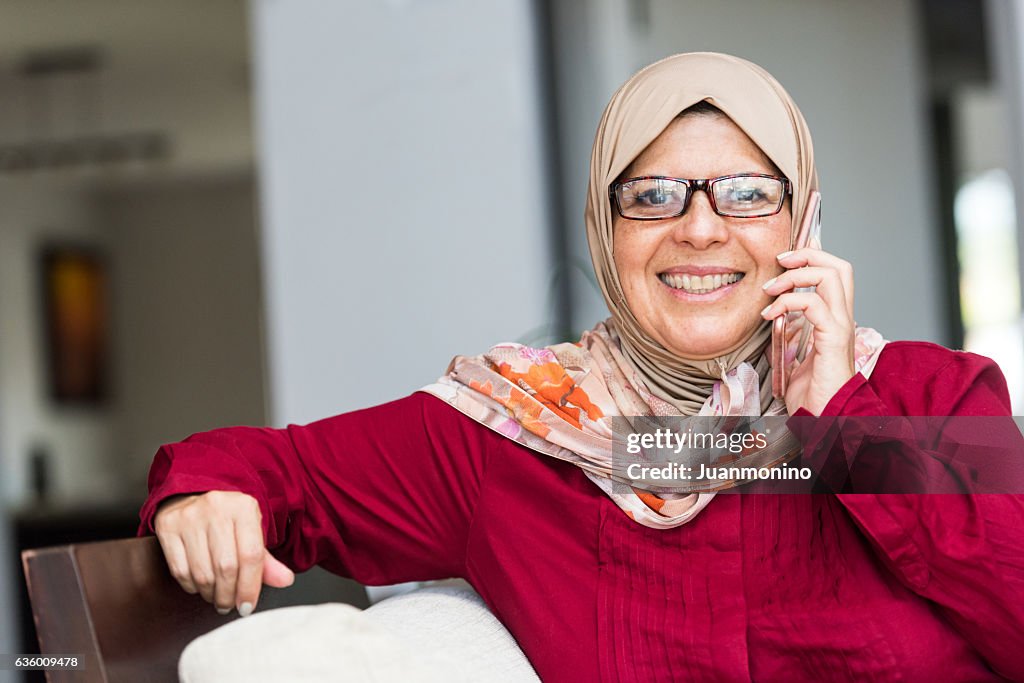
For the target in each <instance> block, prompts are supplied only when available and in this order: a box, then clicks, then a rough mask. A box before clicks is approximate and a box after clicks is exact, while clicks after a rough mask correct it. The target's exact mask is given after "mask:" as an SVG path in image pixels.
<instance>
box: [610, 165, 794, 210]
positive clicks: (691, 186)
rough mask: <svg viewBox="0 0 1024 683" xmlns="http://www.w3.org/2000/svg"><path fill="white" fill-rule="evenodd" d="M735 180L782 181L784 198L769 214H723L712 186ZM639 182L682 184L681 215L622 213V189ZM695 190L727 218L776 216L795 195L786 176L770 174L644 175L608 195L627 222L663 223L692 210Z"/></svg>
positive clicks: (614, 187)
mask: <svg viewBox="0 0 1024 683" xmlns="http://www.w3.org/2000/svg"><path fill="white" fill-rule="evenodd" d="M733 178H772V179H773V180H781V181H782V197H781V199H780V200H779V205H778V206H777V207H775V210H774V211H769V212H768V213H758V214H745V215H742V216H737V215H735V214H731V213H722V212H721V211H719V210H718V204H717V203H716V202H715V193H714V192H713V191H712V189H713V188H712V185H714V184H715V183H717V182H719V181H720V180H731V179H733ZM638 180H673V181H676V182H679V183H682V184H683V186H684V187H685V188H686V196H685V197H684V198H683V207H682V209H680V211H679V213H675V214H672V215H671V216H658V217H656V218H637V217H635V216H626V215H624V214H623V213H622V205H621V204H619V193H618V190H619V188H620V187H622V186H623V185H625V184H627V183H633V182H636V181H638ZM695 190H702V191H703V192H704V194H706V195H707V196H708V201H709V202H710V203H711V208H712V210H714V212H715V213H716V214H718V215H719V216H724V217H725V218H767V217H768V216H774V215H775V214H777V213H779V212H780V211H782V207H783V206H785V205H786V197H787V196H789V195H791V194H793V184H792V183H791V182H789V178H786V177H784V176H777V175H771V174H769V173H733V174H731V175H723V176H718V177H717V178H700V179H697V178H673V177H671V176H664V175H642V176H637V177H635V178H626V179H625V180H620V181H618V182H615V183H612V185H611V187H609V188H608V195H609V197H610V198H611V200H612V203H613V204H614V205H615V210H616V211H618V212H619V215H620V216H622V217H623V218H625V219H626V220H627V221H663V220H667V219H669V218H678V217H679V216H682V215H683V214H685V213H686V211H687V210H688V209H689V208H690V200H691V199H693V193H694V191H695Z"/></svg>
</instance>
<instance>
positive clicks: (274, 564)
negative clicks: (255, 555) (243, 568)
mask: <svg viewBox="0 0 1024 683" xmlns="http://www.w3.org/2000/svg"><path fill="white" fill-rule="evenodd" d="M263 583H265V584H267V585H268V586H273V587H274V588H287V587H288V586H290V585H292V584H293V583H295V572H293V571H292V570H291V569H289V568H288V567H287V565H285V564H284V563H283V562H281V561H280V560H279V559H277V558H276V557H274V556H273V555H271V554H270V551H267V552H266V554H265V555H264V557H263Z"/></svg>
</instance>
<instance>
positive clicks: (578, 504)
mask: <svg viewBox="0 0 1024 683" xmlns="http://www.w3.org/2000/svg"><path fill="white" fill-rule="evenodd" d="M694 105H696V107H695V106H694ZM817 189H818V180H817V174H816V171H815V166H814V153H813V148H812V145H811V139H810V133H809V131H808V129H807V125H806V123H805V122H804V119H803V117H802V115H801V114H800V111H799V110H798V109H797V107H796V105H795V104H794V103H793V101H792V100H791V99H790V97H789V95H788V94H787V93H786V92H785V90H784V89H783V88H782V86H781V85H780V84H779V83H778V82H777V81H776V80H775V79H774V78H772V77H771V76H770V75H768V74H767V73H766V72H765V71H764V70H763V69H761V68H760V67H758V66H756V65H754V64H751V63H750V62H747V61H744V60H742V59H738V58H735V57H730V56H728V55H721V54H713V53H695V54H685V55H676V56H673V57H669V58H667V59H664V60H662V61H660V62H657V63H655V64H653V65H651V66H649V67H647V68H645V69H643V70H641V71H640V72H638V73H637V74H636V75H635V76H633V78H631V79H630V80H629V81H628V82H627V83H626V84H625V85H623V86H622V88H620V90H619V91H618V92H617V93H616V94H615V95H614V96H613V97H612V101H611V102H610V103H609V105H608V108H607V109H606V111H605V114H604V116H603V118H602V120H601V124H600V126H599V128H598V132H597V136H596V139H595V143H594V151H593V157H592V161H591V178H590V188H589V194H588V202H587V208H586V214H585V217H586V224H587V234H588V238H589V243H590V248H591V254H592V257H593V261H594V267H595V270H596V272H597V275H598V280H599V282H600V283H601V287H602V291H603V293H604V296H605V300H606V303H607V304H608V308H609V310H610V312H611V316H610V317H609V318H608V319H607V320H605V321H603V322H600V323H598V324H597V325H596V326H595V327H594V328H593V329H591V330H589V331H588V332H586V333H584V334H583V336H582V337H581V338H580V339H579V340H578V341H576V342H567V343H562V344H555V345H553V346H549V347H545V348H530V347H526V346H523V345H521V344H500V345H498V346H495V347H493V348H491V349H490V350H489V351H487V352H486V353H484V354H481V355H478V356H457V357H456V358H455V359H454V360H453V361H452V363H451V365H450V366H449V368H448V371H447V373H446V374H445V375H444V376H443V377H441V378H440V379H439V380H438V381H437V382H436V383H435V384H432V385H430V386H427V387H424V389H423V390H422V391H421V392H418V393H416V394H414V395H412V396H409V397H406V398H403V399H400V400H397V401H394V402H392V403H388V404H385V405H382V406H377V407H374V408H369V409H366V410H361V411H356V412H352V413H347V414H344V415H339V416H336V417H332V418H328V419H325V420H322V421H320V422H316V423H313V424H311V425H308V426H304V427H296V426H292V427H289V428H287V429H283V430H272V429H253V428H232V429H223V430H215V431H212V432H208V433H205V434H198V435H195V436H193V437H191V438H189V439H187V440H186V441H184V442H181V443H176V444H169V445H167V446H164V447H163V448H162V449H161V450H160V452H159V453H158V454H157V457H156V460H155V462H154V464H153V467H152V470H151V475H150V497H149V499H148V501H147V502H146V505H145V507H144V508H143V510H142V525H141V526H140V530H139V531H140V533H143V534H144V533H153V532H155V533H156V534H157V536H158V537H159V539H160V543H161V545H162V547H163V549H164V553H165V555H166V557H167V562H168V565H169V566H170V568H171V572H172V573H173V574H174V576H175V577H176V578H177V579H178V581H179V582H180V583H181V585H182V587H183V588H184V589H185V590H186V591H189V592H198V593H200V594H202V596H203V597H204V598H205V599H206V600H208V601H210V602H212V603H214V605H215V606H216V607H217V608H218V609H220V610H222V611H228V610H230V609H232V608H237V609H238V610H239V612H240V613H242V614H249V613H250V612H251V611H252V610H253V608H254V606H255V605H256V602H257V599H258V597H259V592H260V587H261V584H262V583H266V584H268V585H273V586H281V585H286V584H288V583H289V581H290V580H291V573H292V572H293V571H302V570H304V569H306V568H308V567H310V566H312V565H314V564H320V565H322V566H324V567H326V568H328V569H330V570H332V571H335V572H337V573H340V574H343V575H346V576H351V577H353V578H355V579H357V580H359V581H362V582H364V583H369V584H382V583H395V582H402V581H409V580H426V579H434V578H442V577H449V576H458V577H462V578H464V579H466V580H467V581H468V582H469V583H470V584H472V586H473V587H474V588H475V589H476V590H477V591H478V592H479V593H480V595H481V596H482V597H483V599H484V600H485V602H486V603H487V605H488V607H489V608H490V609H491V610H492V611H493V612H494V613H495V615H497V617H498V618H499V619H500V620H501V621H502V623H503V624H504V625H505V627H507V628H508V630H509V631H510V632H511V633H512V635H513V636H514V637H515V639H516V641H517V642H518V643H519V645H520V646H521V647H522V648H523V651H524V652H525V653H526V655H527V656H528V657H529V660H530V662H531V664H532V665H533V667H534V668H535V669H536V671H537V672H538V674H539V675H540V676H541V677H542V678H543V679H544V680H546V681H581V680H585V681H596V680H609V681H611V680H629V681H633V680H645V681H653V680H711V679H714V680H783V679H784V680H821V679H822V678H827V679H828V680H835V681H838V680H844V681H859V680H896V679H902V680H928V679H933V678H934V679H940V680H1000V679H1001V677H1009V678H1013V679H1017V680H1024V664H1022V661H1021V660H1020V658H1019V652H1020V651H1021V650H1022V649H1024V634H1022V632H1021V630H1020V626H1019V625H1020V624H1021V623H1024V550H1022V549H1024V531H1022V527H1021V526H1020V525H1018V524H1017V521H1018V520H1019V519H1020V517H1021V516H1022V515H1024V505H1022V500H1021V498H1020V496H1019V495H1003V496H974V495H969V494H970V493H971V492H972V488H971V486H972V482H974V480H975V477H974V475H976V474H977V472H969V471H967V470H965V469H964V468H963V467H962V464H961V463H960V462H958V461H957V460H956V458H961V459H962V458H964V457H965V456H967V455H970V448H968V447H965V446H964V445H962V444H960V443H957V442H955V441H954V442H950V443H946V442H944V441H942V440H941V439H940V440H935V439H925V440H924V441H922V442H919V441H918V439H917V438H915V433H914V427H913V425H912V424H911V423H910V422H908V421H907V420H906V418H905V417H904V416H915V415H927V416H943V420H942V421H940V422H942V423H945V422H946V421H947V418H949V422H953V419H952V418H957V419H969V418H970V417H971V416H978V415H985V416H996V417H997V418H998V417H999V416H1007V415H1008V414H1009V403H1008V397H1007V393H1006V387H1005V382H1004V381H1003V378H1002V375H1001V373H1000V372H999V369H998V368H997V367H996V366H995V364H994V363H992V362H991V361H989V360H988V359H985V358H982V357H980V356H975V355H972V354H964V353H955V352H952V351H949V350H947V349H944V348H942V347H939V346H936V345H934V344H927V343H922V342H890V343H886V342H884V341H883V340H882V338H881V336H880V335H878V334H877V333H876V332H874V331H873V330H869V329H865V328H858V327H857V326H856V325H855V324H854V323H853V271H852V269H851V268H850V266H849V264H847V263H846V262H845V261H843V260H842V259H840V258H838V257H836V256H834V255H832V254H828V253H826V252H824V251H821V250H820V249H813V248H794V247H795V239H796V236H797V234H798V230H797V226H803V225H804V224H805V222H804V219H805V214H808V216H810V217H812V218H813V216H814V215H816V214H815V210H814V207H815V206H816V199H817V197H818V195H817V194H816V192H817ZM810 287H813V288H814V289H813V290H806V288H810ZM798 290H803V291H798ZM795 312H799V313H801V314H803V315H804V316H806V320H807V322H808V323H809V325H810V326H811V327H812V330H811V336H810V340H809V341H808V342H807V346H806V349H805V350H804V352H805V355H803V357H802V360H801V362H799V364H798V365H797V366H796V369H795V370H794V371H793V374H792V377H791V378H790V381H789V382H788V384H787V387H786V389H785V392H784V394H785V395H784V396H775V395H773V391H772V386H773V383H772V381H771V380H772V373H773V372H774V371H776V370H777V369H773V368H772V367H771V365H770V362H769V361H770V355H771V354H770V353H769V342H770V337H771V333H772V332H771V321H772V320H773V319H774V318H776V317H778V316H781V315H784V314H791V313H795ZM780 393H781V392H780ZM438 399H440V400H438ZM813 416H822V417H823V418H826V419H823V420H820V421H814V420H813ZM742 417H750V418H754V419H755V420H764V419H772V418H773V419H775V420H777V421H776V422H774V423H772V427H771V429H763V428H762V429H760V430H758V431H757V434H756V435H755V433H754V430H753V429H750V430H748V431H747V432H746V433H742V434H739V433H736V432H730V433H728V434H726V433H725V432H724V431H723V430H725V429H727V428H726V427H723V426H722V425H728V424H732V425H735V424H738V423H741V422H743V420H741V419H740V418H742ZM836 417H842V418H844V420H843V422H842V431H841V434H837V433H836V432H835V430H833V429H832V426H833V425H834V424H835V421H834V418H836ZM875 417H883V418H884V419H883V420H881V421H878V420H875V421H874V422H873V421H872V419H873V418H875ZM701 418H721V419H720V420H719V421H717V422H703V423H701V422H697V423H695V422H693V421H692V420H699V419H701ZM807 419H811V420H812V423H811V425H810V427H808V423H807V422H806V420H807ZM657 420H662V421H664V420H669V421H670V424H671V426H672V428H671V429H668V430H667V431H665V432H664V433H663V432H662V431H658V434H663V435H664V436H666V437H667V438H668V439H669V443H670V444H676V446H677V447H678V451H683V452H684V455H686V456H687V458H689V459H684V460H683V463H682V465H679V464H678V463H676V462H672V463H669V465H671V466H666V467H665V468H664V471H666V472H668V473H669V475H670V477H676V474H675V473H681V474H680V475H679V477H678V480H676V481H658V482H657V485H647V483H646V482H644V481H641V480H639V479H636V478H632V477H631V476H630V475H629V474H628V473H629V472H630V471H634V470H642V469H644V468H643V467H635V465H638V464H641V465H642V464H646V463H651V462H652V459H653V457H654V456H656V455H657V454H652V453H651V452H650V451H649V450H648V449H644V448H641V449H640V451H639V452H635V451H632V450H626V449H623V448H621V446H622V444H623V443H626V444H629V443H635V444H643V443H645V440H644V439H643V438H642V437H638V438H636V439H634V438H633V436H636V435H635V434H630V433H628V432H629V430H634V431H635V430H636V429H637V427H636V425H638V424H641V423H644V422H645V421H648V422H649V421H657ZM830 420H832V421H830ZM801 421H802V422H801ZM624 424H625V425H626V427H625V428H624V427H623V426H622V425H624ZM694 424H698V425H703V426H705V427H707V426H708V425H711V426H716V429H718V431H717V432H712V431H705V432H703V433H702V434H697V431H699V430H694V429H691V427H692V426H693V425H694ZM959 424H960V425H963V422H960V423H959ZM988 424H990V425H991V424H996V425H997V428H998V425H1000V424H1001V425H1003V426H1004V427H1005V426H1006V425H1007V424H1008V425H1009V429H1006V430H1005V431H999V432H998V434H996V435H995V436H996V437H998V438H997V439H996V441H998V443H999V444H1000V446H1001V447H1003V448H1007V449H1009V451H1008V452H1009V453H1010V456H1011V457H1017V456H1019V454H1020V453H1021V452H1024V439H1022V438H1021V434H1020V433H1019V431H1017V430H1016V427H1015V426H1014V425H1013V423H1012V422H1010V421H1009V419H1008V418H1005V421H1004V422H998V421H997V422H996V423H988ZM801 425H803V426H802V427H801ZM879 426H881V427H884V430H883V431H879V430H878V429H876V427H879ZM624 429H625V430H626V431H627V433H626V434H623V433H622V431H623V430H624ZM961 429H962V430H963V431H965V432H969V431H971V430H970V429H968V428H964V427H961ZM999 429H1001V428H999ZM682 436H693V437H696V436H700V437H701V443H717V442H722V443H724V444H726V446H730V445H734V446H735V445H738V446H739V447H740V448H739V451H740V452H738V453H737V452H724V453H719V456H721V457H720V458H719V459H717V460H716V459H711V460H707V459H702V458H704V455H706V451H707V449H706V448H705V449H704V450H702V451H697V450H696V449H693V448H690V445H691V444H692V442H693V441H694V439H690V438H687V439H683V438H682ZM925 436H926V437H928V436H929V435H927V434H926V435H925ZM838 437H841V438H838ZM689 451H694V453H692V454H691V453H690V452H689ZM985 453H990V451H985ZM861 462H867V463H869V464H870V465H872V467H869V468H868V474H872V475H875V476H873V477H872V476H866V475H864V474H863V472H862V469H859V468H858V464H859V463H861ZM878 463H882V464H883V465H884V466H882V467H874V466H875V465H877V464H878ZM714 464H721V465H726V464H728V465H729V466H728V467H711V465H714ZM798 464H799V466H800V470H799V471H800V473H801V474H800V476H799V477H792V476H789V475H786V476H781V474H782V473H783V472H789V471H794V472H795V471H796V470H791V469H790V468H792V467H794V466H796V465H798ZM901 468H902V469H905V470H907V471H909V472H910V473H911V474H912V475H913V476H914V477H915V478H916V479H915V481H917V483H918V484H920V486H921V488H920V489H918V490H925V491H934V490H941V491H943V492H956V493H960V494H962V495H958V496H928V495H905V494H904V495H890V494H888V493H887V492H888V491H891V490H893V489H892V487H891V485H892V483H893V481H894V480H893V479H892V477H894V476H895V477H896V480H898V481H902V480H901V479H899V475H900V469H901ZM647 469H648V470H649V469H651V468H647ZM693 470H697V471H699V472H706V471H712V472H713V473H714V474H713V475H712V476H709V477H708V478H707V479H706V480H703V481H693V480H692V479H691V478H690V477H689V476H688V474H687V473H688V472H690V471H693ZM659 471H661V470H659ZM719 472H722V473H724V474H719ZM811 472H813V473H814V475H815V480H816V481H815V486H816V488H815V489H814V491H815V492H816V493H827V494H828V495H780V494H779V492H778V491H777V490H774V489H765V488H763V487H762V486H761V484H763V483H764V482H761V481H759V482H757V483H752V482H750V481H748V478H755V477H756V478H760V479H764V480H769V479H776V480H781V479H795V478H799V479H806V478H807V477H809V476H810V473H811ZM879 472H880V473H881V474H880V475H879V474H877V473H879ZM804 473H806V476H805V474H804ZM854 474H856V476H854ZM658 478H659V479H660V476H659V477H658ZM714 479H719V481H713V480H714ZM747 484H749V485H748V486H741V485H747ZM737 489H739V490H745V491H748V492H751V493H757V494H758V495H743V496H740V495H721V492H722V491H733V492H736V491H737ZM1009 490H1011V491H1012V492H1013V493H1017V492H1018V490H1019V489H1014V488H1011V489H1009ZM553 596H557V598H555V599H553ZM310 637H316V634H310ZM240 647H244V645H240ZM487 673H488V672H481V677H483V678H486V676H487ZM246 680H252V679H251V678H248V679H246Z"/></svg>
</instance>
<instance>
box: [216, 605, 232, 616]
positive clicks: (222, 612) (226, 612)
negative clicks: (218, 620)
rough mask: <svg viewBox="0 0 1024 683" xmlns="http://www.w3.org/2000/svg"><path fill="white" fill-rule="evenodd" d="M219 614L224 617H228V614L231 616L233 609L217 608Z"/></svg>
mask: <svg viewBox="0 0 1024 683" xmlns="http://www.w3.org/2000/svg"><path fill="white" fill-rule="evenodd" d="M217 614H219V615H221V616H222V617H223V616H224V615H226V614H231V608H230V607H218V608H217Z"/></svg>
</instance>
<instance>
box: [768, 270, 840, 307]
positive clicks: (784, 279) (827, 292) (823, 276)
mask: <svg viewBox="0 0 1024 683" xmlns="http://www.w3.org/2000/svg"><path fill="white" fill-rule="evenodd" d="M796 287H814V288H815V289H816V291H817V293H818V294H820V295H821V298H822V299H824V300H825V303H826V304H828V305H829V308H831V309H832V314H833V315H834V316H836V317H837V318H839V317H841V316H847V317H852V316H849V310H848V309H847V298H846V292H845V290H844V288H843V282H842V279H841V277H840V275H839V273H838V272H837V271H836V270H835V269H833V268H824V267H821V266H804V267H803V268H794V269H793V270H787V271H786V272H784V273H782V274H781V275H779V276H778V277H775V278H772V279H771V280H769V281H768V282H766V283H764V285H763V289H764V291H765V294H768V295H771V296H777V295H779V294H782V293H783V292H788V291H789V290H791V289H794V288H796Z"/></svg>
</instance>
